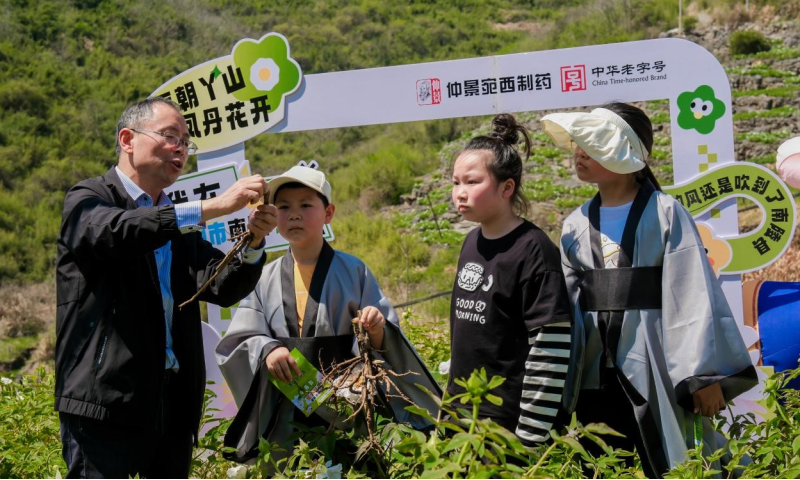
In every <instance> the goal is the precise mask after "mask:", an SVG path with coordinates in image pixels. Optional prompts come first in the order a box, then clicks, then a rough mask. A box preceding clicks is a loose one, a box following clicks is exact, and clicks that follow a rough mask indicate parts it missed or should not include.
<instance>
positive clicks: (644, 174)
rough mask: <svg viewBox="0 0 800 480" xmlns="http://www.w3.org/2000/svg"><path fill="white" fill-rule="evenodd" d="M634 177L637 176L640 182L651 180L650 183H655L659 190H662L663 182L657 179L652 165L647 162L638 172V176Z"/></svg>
mask: <svg viewBox="0 0 800 480" xmlns="http://www.w3.org/2000/svg"><path fill="white" fill-rule="evenodd" d="M634 178H636V181H637V182H639V184H642V183H644V182H645V181H646V180H650V183H652V184H653V186H654V187H655V188H656V190H658V191H659V192H660V191H662V190H661V184H660V183H658V180H656V176H655V175H654V174H653V171H652V170H650V165H648V164H646V163H645V164H644V168H643V169H641V170H639V171H638V172H636V176H635V177H634Z"/></svg>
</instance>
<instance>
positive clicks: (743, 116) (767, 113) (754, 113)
mask: <svg viewBox="0 0 800 480" xmlns="http://www.w3.org/2000/svg"><path fill="white" fill-rule="evenodd" d="M798 113H800V110H798V109H797V108H795V107H792V106H790V105H785V106H783V107H778V108H773V109H770V110H751V111H749V112H740V113H734V114H733V119H734V120H750V119H751V118H787V117H791V116H794V115H797V114H798Z"/></svg>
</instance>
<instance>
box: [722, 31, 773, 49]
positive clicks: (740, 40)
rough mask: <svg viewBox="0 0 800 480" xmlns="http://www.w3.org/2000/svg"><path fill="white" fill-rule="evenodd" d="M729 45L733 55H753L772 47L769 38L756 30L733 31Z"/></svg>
mask: <svg viewBox="0 0 800 480" xmlns="http://www.w3.org/2000/svg"><path fill="white" fill-rule="evenodd" d="M728 45H729V47H730V49H731V54H733V55H753V54H756V53H759V52H767V51H769V50H770V49H771V48H772V45H771V44H770V43H769V40H767V38H766V37H765V36H764V35H762V34H761V33H760V32H756V31H754V30H738V31H736V32H733V33H732V34H731V36H730V37H729V39H728Z"/></svg>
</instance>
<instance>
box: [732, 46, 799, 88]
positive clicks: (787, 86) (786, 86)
mask: <svg viewBox="0 0 800 480" xmlns="http://www.w3.org/2000/svg"><path fill="white" fill-rule="evenodd" d="M797 56H799V57H800V53H798V55H797ZM798 91H800V87H796V86H794V85H785V86H783V87H775V88H761V89H758V90H739V91H736V92H733V96H734V97H754V96H756V95H766V96H768V97H782V98H794V97H796V96H797V95H798V93H797V92H798Z"/></svg>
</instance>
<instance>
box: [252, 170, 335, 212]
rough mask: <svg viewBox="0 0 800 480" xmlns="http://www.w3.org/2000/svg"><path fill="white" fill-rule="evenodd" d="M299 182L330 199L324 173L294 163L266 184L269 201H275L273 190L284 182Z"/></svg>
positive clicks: (329, 187) (329, 186) (328, 184)
mask: <svg viewBox="0 0 800 480" xmlns="http://www.w3.org/2000/svg"><path fill="white" fill-rule="evenodd" d="M292 182H299V183H302V184H303V185H305V186H307V187H308V188H310V189H312V190H314V191H317V192H319V193H321V194H322V195H323V196H324V197H325V198H326V199H328V203H333V202H332V201H331V184H330V183H328V181H327V180H326V179H325V174H324V173H322V172H320V171H319V170H315V169H313V168H309V167H302V166H299V165H295V166H294V167H292V168H290V169H289V170H287V171H286V173H284V174H282V175H278V176H277V177H275V178H273V179H272V180H270V181H269V183H268V184H267V185H268V186H269V203H271V204H274V203H275V192H277V191H278V189H279V188H280V187H281V185H283V184H285V183H292Z"/></svg>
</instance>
